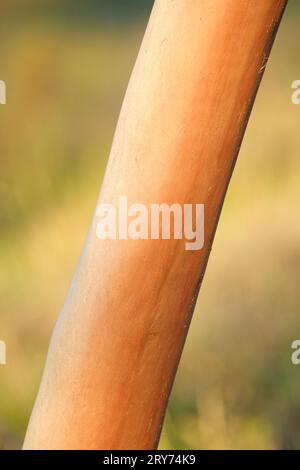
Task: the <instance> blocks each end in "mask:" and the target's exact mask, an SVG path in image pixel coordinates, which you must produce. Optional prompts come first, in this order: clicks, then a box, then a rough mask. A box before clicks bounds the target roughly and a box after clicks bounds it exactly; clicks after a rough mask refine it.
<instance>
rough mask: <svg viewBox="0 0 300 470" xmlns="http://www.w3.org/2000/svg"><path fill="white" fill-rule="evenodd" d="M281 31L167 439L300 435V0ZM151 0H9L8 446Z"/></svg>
mask: <svg viewBox="0 0 300 470" xmlns="http://www.w3.org/2000/svg"><path fill="white" fill-rule="evenodd" d="M299 3H300V2H299V1H298V0H291V1H290V4H289V6H288V9H287V11H286V14H285V17H284V19H283V22H282V25H281V28H280V31H279V34H278V37H277V39H276V42H275V45H274V48H273V52H272V56H271V59H270V61H269V64H268V67H267V70H266V73H265V76H264V79H263V82H262V85H261V88H260V91H259V94H258V97H257V101H256V103H255V107H254V111H253V113H252V116H251V120H250V124H249V126H248V130H247V133H246V138H245V140H244V143H243V146H242V149H241V152H240V156H239V160H238V163H237V167H236V170H235V173H234V176H233V179H232V183H231V186H230V189H229V193H228V197H227V199H226V203H225V206H224V210H223V213H222V217H221V220H220V224H219V230H218V233H217V236H216V240H215V243H214V247H213V251H212V254H211V258H210V261H209V265H208V269H207V273H206V277H205V280H204V283H203V286H202V289H201V293H200V297H199V301H198V304H197V308H196V311H195V315H194V319H193V322H192V325H191V329H190V334H189V337H188V340H187V344H186V347H185V351H184V355H183V358H182V361H181V365H180V368H179V371H178V375H177V379H176V383H175V387H174V390H173V393H172V397H171V400H170V404H169V408H168V412H167V417H166V422H165V426H164V430H163V434H162V439H161V444H160V446H161V448H169V449H177V448H178V449H189V448H200V449H204V448H205V449H219V448H222V449H238V448H250V449H251V448H252V449H253V448H268V449H269V448H279V449H280V448H300V366H299V368H297V367H296V366H293V365H292V364H291V361H290V356H291V343H292V341H293V340H294V339H299V338H300V295H299V290H300V289H299V284H300V283H299V280H300V221H299V209H300V206H299V204H300V183H299V181H300V159H299V137H298V136H299V123H300V106H295V105H292V103H291V83H292V81H293V80H296V79H300V64H299V56H300V45H299V44H300V41H299V40H300V28H299V21H300V8H299V6H300V5H299ZM151 4H152V2H151V1H150V0H149V1H142V0H135V1H134V0H131V1H129V0H127V1H125V0H118V1H117V0H114V1H112V0H110V1H100V0H98V1H96V0H94V1H90V0H87V1H84V2H83V1H74V0H72V1H53V0H52V1H43V2H41V1H29V0H26V1H25V0H23V1H21V0H19V1H17V0H10V1H9V2H8V1H7V2H6V1H2V2H1V6H0V24H1V28H0V79H1V80H5V81H6V83H7V105H6V106H1V107H0V162H1V178H0V201H1V205H0V224H1V232H0V237H1V238H0V259H1V264H0V313H1V317H0V339H2V340H5V341H6V343H7V361H8V363H7V365H6V366H0V448H19V447H20V446H21V443H22V438H23V436H24V432H25V429H26V424H27V421H28V418H29V415H30V412H31V408H32V405H33V400H34V397H35V394H36V391H37V387H38V384H39V380H40V377H41V372H42V368H43V365H44V360H45V355H46V351H47V346H48V341H49V337H50V334H51V331H52V328H53V325H54V322H55V319H56V316H57V313H58V311H59V309H60V307H61V305H62V302H63V299H64V296H65V294H66V291H67V289H68V285H69V282H70V278H71V275H72V272H73V270H74V267H75V265H76V262H77V259H78V256H79V253H80V249H81V246H82V243H83V240H84V237H85V234H86V230H87V226H88V223H89V221H90V218H91V215H92V211H93V208H94V205H95V202H96V197H97V193H98V190H99V186H100V183H101V179H102V176H103V171H104V168H105V164H106V161H107V157H108V153H109V149H110V144H111V140H112V136H113V131H114V127H115V124H116V120H117V117H118V112H119V109H120V105H121V102H122V97H123V95H124V92H125V90H126V85H127V82H128V78H129V75H130V72H131V69H132V67H133V64H134V61H135V58H136V55H137V52H138V49H139V45H140V42H141V39H142V36H143V31H144V29H145V25H146V22H147V17H148V15H149V11H150V9H151Z"/></svg>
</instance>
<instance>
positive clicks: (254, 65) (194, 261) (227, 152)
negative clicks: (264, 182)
mask: <svg viewBox="0 0 300 470" xmlns="http://www.w3.org/2000/svg"><path fill="white" fill-rule="evenodd" d="M285 4H286V1H285V0H263V1H254V0H218V1H217V2H216V1H215V0H201V1H200V0H184V1H181V0H156V2H155V4H154V7H153V11H152V14H151V18H150V21H149V24H148V27H147V30H146V34H145V37H144V40H143V43H142V46H141V49H140V52H139V55H138V59H137V62H136V65H135V67H134V70H133V73H132V76H131V79H130V83H129V86H128V89H127V93H126V96H125V99H124V103H123V106H122V110H121V113H120V117H119V122H118V125H117V129H116V133H115V137H114V141H113V145H112V150H111V154H110V158H109V163H108V167H107V170H106V174H105V178H104V182H103V185H102V189H101V192H100V196H99V201H98V202H100V203H104V202H105V203H112V204H117V201H118V198H119V196H120V195H125V196H127V198H128V204H131V203H134V202H138V203H143V204H145V205H147V206H149V205H150V204H151V203H166V204H172V203H179V204H187V203H192V204H196V203H203V204H204V205H205V243H204V247H203V248H202V249H201V250H195V251H188V250H186V249H185V240H162V239H160V240H153V239H152V240H151V239H149V240H130V239H128V240H119V239H117V240H101V241H100V240H99V239H98V238H97V236H96V231H95V224H94V223H92V224H91V228H90V231H89V235H88V237H87V240H86V243H85V246H84V249H83V253H82V256H81V259H80V262H79V265H78V268H77V271H76V273H75V276H74V279H73V281H72V285H71V288H70V291H69V293H68V296H67V299H66V302H65V304H64V306H63V309H62V312H61V313H60V316H59V319H58V322H57V325H56V327H55V331H54V333H53V337H52V340H51V345H50V349H49V353H48V358H47V363H46V367H45V371H44V375H43V379H42V383H41V387H40V391H39V394H38V397H37V400H36V403H35V407H34V411H33V413H32V416H31V420H30V424H29V427H28V431H27V436H26V440H25V444H24V448H25V449H153V448H155V447H156V446H157V444H158V440H159V437H160V431H161V427H162V423H163V417H164V414H165V409H166V405H167V401H168V397H169V394H170V391H171V387H172V384H173V380H174V376H175V373H176V370H177V366H178V362H179V359H180V356H181V352H182V348H183V345H184V341H185V337H186V334H187V331H188V327H189V323H190V320H191V316H192V313H193V309H194V305H195V301H196V299H197V294H198V290H199V286H200V284H201V280H202V278H203V275H204V270H205V266H206V263H207V259H208V256H209V253H210V249H211V245H212V241H213V237H214V233H215V229H216V226H217V222H218V219H219V215H220V211H221V207H222V203H223V200H224V196H225V192H226V189H227V186H228V183H229V180H230V177H231V174H232V170H233V167H234V163H235V160H236V157H237V154H238V151H239V147H240V144H241V141H242V137H243V133H244V130H245V127H246V124H247V120H248V117H249V113H250V110H251V107H252V103H253V101H254V98H255V94H256V91H257V88H258V85H259V82H260V79H261V76H262V74H263V71H264V68H265V65H266V60H267V57H268V55H269V51H270V48H271V45H272V42H273V39H274V36H275V33H276V29H277V26H278V24H279V21H280V18H281V15H282V13H283V10H284V7H285Z"/></svg>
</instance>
